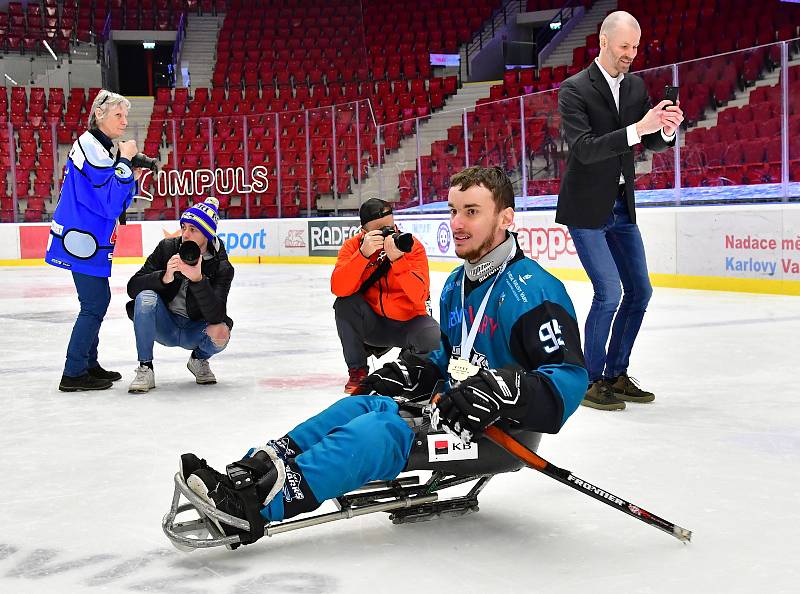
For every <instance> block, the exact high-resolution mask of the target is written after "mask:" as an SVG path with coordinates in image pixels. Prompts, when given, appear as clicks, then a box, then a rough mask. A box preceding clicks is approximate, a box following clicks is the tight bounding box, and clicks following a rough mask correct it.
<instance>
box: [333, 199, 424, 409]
mask: <svg viewBox="0 0 800 594" xmlns="http://www.w3.org/2000/svg"><path fill="white" fill-rule="evenodd" d="M359 215H360V218H361V228H362V231H363V232H362V233H359V234H358V235H355V236H353V237H351V238H350V239H348V240H347V241H346V242H345V243H344V245H343V246H342V248H341V249H340V250H339V255H338V256H337V258H336V267H335V268H334V270H333V275H332V276H331V291H333V294H334V295H336V297H337V299H336V301H335V302H334V304H333V308H334V310H335V311H336V329H337V331H338V332H339V339H340V340H341V342H342V351H343V352H344V360H345V362H346V363H347V367H348V371H349V374H350V377H349V379H348V381H347V384H346V385H345V388H344V391H345V392H346V393H348V394H353V393H356V392H357V391H358V388H359V385H360V384H361V381H362V380H363V379H364V378H365V377H366V376H367V356H368V354H382V353H383V352H386V350H388V349H389V348H391V347H395V346H396V347H400V348H401V349H403V352H401V354H400V358H401V359H404V360H408V361H409V364H412V365H413V364H418V363H419V362H420V360H421V359H423V358H424V356H425V355H427V354H428V353H429V352H431V351H433V350H434V349H436V348H437V347H438V346H439V338H440V332H439V324H438V323H437V322H436V320H434V319H433V318H432V317H431V316H430V315H429V313H430V311H429V299H430V275H429V272H428V257H427V255H426V254H425V248H424V247H423V246H422V244H421V243H420V242H419V241H415V240H414V238H413V237H412V236H411V234H410V233H399V232H398V229H397V227H396V226H395V224H394V216H393V215H392V207H391V205H390V204H389V203H388V202H385V201H384V200H380V199H378V198H370V199H369V200H367V201H366V202H364V204H362V205H361V209H360V210H359Z"/></svg>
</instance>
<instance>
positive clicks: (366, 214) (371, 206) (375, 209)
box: [358, 198, 392, 227]
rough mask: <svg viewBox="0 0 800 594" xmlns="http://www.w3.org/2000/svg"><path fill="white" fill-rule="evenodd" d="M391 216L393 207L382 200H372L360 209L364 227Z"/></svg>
mask: <svg viewBox="0 0 800 594" xmlns="http://www.w3.org/2000/svg"><path fill="white" fill-rule="evenodd" d="M390 214H392V205H391V204H389V203H388V202H386V201H385V200H381V199H380V198H370V199H369V200H367V201H366V202H365V203H364V204H362V205H361V208H360V209H358V216H360V217H361V226H362V227H363V226H364V225H366V224H367V223H369V222H370V221H374V220H377V219H382V218H383V217H385V216H388V215H390Z"/></svg>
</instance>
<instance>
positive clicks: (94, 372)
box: [86, 365, 122, 382]
mask: <svg viewBox="0 0 800 594" xmlns="http://www.w3.org/2000/svg"><path fill="white" fill-rule="evenodd" d="M86 373H88V374H89V375H91V376H92V377H96V378H97V379H104V380H108V381H110V382H115V381H117V380H121V379H122V374H121V373H119V372H117V371H106V370H105V369H103V368H102V367H100V366H99V365H98V366H97V367H90V368H89V369H87V370H86Z"/></svg>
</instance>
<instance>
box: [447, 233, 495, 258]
mask: <svg viewBox="0 0 800 594" xmlns="http://www.w3.org/2000/svg"><path fill="white" fill-rule="evenodd" d="M493 242H494V237H493V236H489V237H488V238H487V239H486V241H484V242H483V243H482V244H481V245H479V246H478V247H477V248H476V249H474V250H472V251H470V252H467V253H465V254H459V253H458V252H456V256H458V257H459V258H462V259H464V260H466V261H467V262H469V263H470V264H474V263H475V262H477V261H478V260H480V259H481V258H483V257H484V256H485V255H486V254H488V253H489V252H491V251H492V248H493V247H494V246H493V245H492V243H493Z"/></svg>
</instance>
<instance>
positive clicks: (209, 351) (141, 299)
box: [133, 291, 227, 361]
mask: <svg viewBox="0 0 800 594" xmlns="http://www.w3.org/2000/svg"><path fill="white" fill-rule="evenodd" d="M207 326H208V322H206V321H195V320H190V319H189V318H184V317H183V316H179V315H177V314H174V313H172V312H171V311H170V310H169V308H168V307H167V304H166V303H164V300H163V299H162V298H161V296H160V295H159V294H158V293H156V292H155V291H142V292H141V293H139V294H138V295H137V296H136V302H135V305H134V308H133V331H134V334H136V352H137V354H138V356H139V361H152V360H153V344H154V343H155V342H158V343H159V344H163V345H164V346H168V347H173V346H179V347H182V348H184V349H188V350H190V351H192V356H194V358H195V359H210V358H211V357H213V356H214V355H216V354H217V353H219V352H222V351H223V350H224V349H225V347H226V346H227V343H226V344H224V345H223V346H217V345H216V344H214V341H213V340H211V338H210V337H209V336H208V334H206V327H207Z"/></svg>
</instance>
